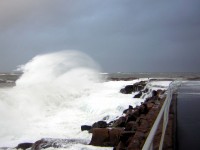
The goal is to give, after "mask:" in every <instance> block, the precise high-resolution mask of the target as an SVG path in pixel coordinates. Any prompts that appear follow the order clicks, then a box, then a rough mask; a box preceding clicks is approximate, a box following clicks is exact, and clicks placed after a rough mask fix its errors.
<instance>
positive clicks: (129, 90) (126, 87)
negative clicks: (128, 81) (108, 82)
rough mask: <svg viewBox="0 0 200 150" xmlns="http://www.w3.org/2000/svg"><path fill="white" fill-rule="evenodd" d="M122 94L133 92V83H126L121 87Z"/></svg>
mask: <svg viewBox="0 0 200 150" xmlns="http://www.w3.org/2000/svg"><path fill="white" fill-rule="evenodd" d="M120 92H121V93H123V94H131V93H132V92H133V85H127V86H125V87H124V88H123V89H121V90H120Z"/></svg>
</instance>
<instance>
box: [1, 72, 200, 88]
mask: <svg viewBox="0 0 200 150" xmlns="http://www.w3.org/2000/svg"><path fill="white" fill-rule="evenodd" d="M21 75H22V73H19V72H17V73H0V87H6V86H13V85H15V81H16V80H17V79H18V78H19V77H20V76H21ZM101 75H102V76H103V77H105V78H107V79H108V80H109V79H111V80H123V79H124V80H126V79H132V78H173V79H182V80H200V73H199V72H177V73H174V72H173V73H159V72H156V73H150V72H141V73H139V72H137V73H103V74H101Z"/></svg>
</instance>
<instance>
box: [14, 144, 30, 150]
mask: <svg viewBox="0 0 200 150" xmlns="http://www.w3.org/2000/svg"><path fill="white" fill-rule="evenodd" d="M32 146H33V143H20V144H18V145H17V147H16V149H23V150H25V149H27V148H31V147H32Z"/></svg>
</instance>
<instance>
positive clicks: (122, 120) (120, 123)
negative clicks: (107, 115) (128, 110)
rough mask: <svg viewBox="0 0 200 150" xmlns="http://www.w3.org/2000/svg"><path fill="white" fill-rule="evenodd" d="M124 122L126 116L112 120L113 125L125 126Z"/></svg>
mask: <svg viewBox="0 0 200 150" xmlns="http://www.w3.org/2000/svg"><path fill="white" fill-rule="evenodd" d="M125 124H126V117H124V116H122V117H120V118H119V119H117V120H115V121H114V123H113V127H125Z"/></svg>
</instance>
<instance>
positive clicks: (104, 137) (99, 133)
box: [89, 128, 109, 146]
mask: <svg viewBox="0 0 200 150" xmlns="http://www.w3.org/2000/svg"><path fill="white" fill-rule="evenodd" d="M108 141H109V129H107V128H94V129H92V139H91V141H90V144H89V145H94V146H107V143H108Z"/></svg>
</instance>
